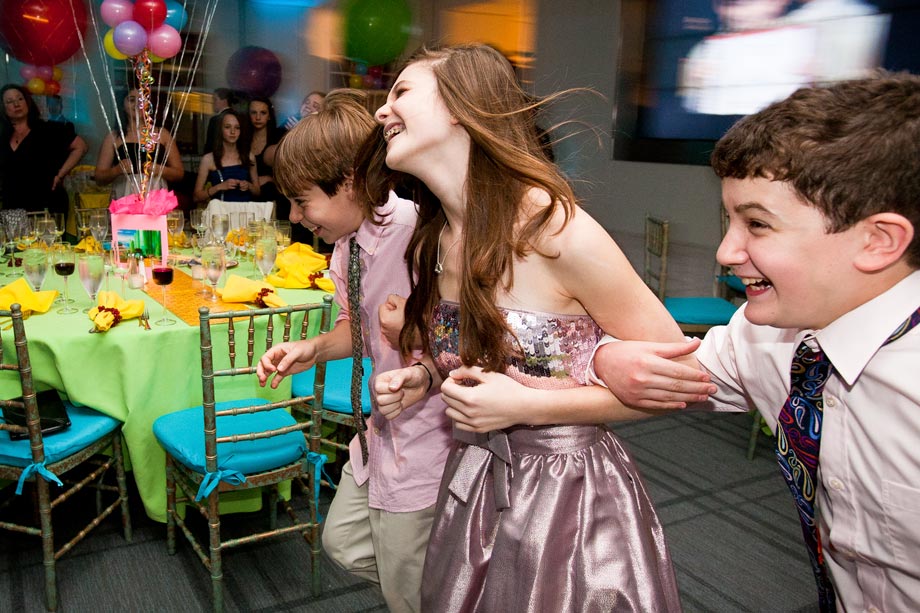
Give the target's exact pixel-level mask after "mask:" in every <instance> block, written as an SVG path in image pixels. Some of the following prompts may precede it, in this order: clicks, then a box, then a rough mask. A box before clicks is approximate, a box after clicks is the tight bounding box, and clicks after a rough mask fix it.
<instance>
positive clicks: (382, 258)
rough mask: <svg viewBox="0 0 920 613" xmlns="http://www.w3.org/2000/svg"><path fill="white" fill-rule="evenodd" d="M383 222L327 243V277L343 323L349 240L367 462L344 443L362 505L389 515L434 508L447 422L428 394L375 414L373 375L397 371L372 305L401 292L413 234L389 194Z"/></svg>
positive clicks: (411, 209)
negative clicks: (367, 394)
mask: <svg viewBox="0 0 920 613" xmlns="http://www.w3.org/2000/svg"><path fill="white" fill-rule="evenodd" d="M379 211H380V216H381V219H383V220H384V221H383V225H380V226H377V225H374V224H372V223H370V222H369V221H364V223H362V224H361V227H360V228H358V231H357V232H356V233H355V234H349V235H346V236H343V237H342V238H340V239H339V240H338V241H336V243H335V249H334V251H333V252H332V260H331V261H330V264H329V273H330V276H331V277H332V280H333V281H334V282H335V286H336V288H338V291H336V294H335V301H336V303H337V304H338V305H339V309H340V310H339V316H338V320H337V321H336V323H338V321H341V320H343V319H349V318H350V314H349V311H348V291H347V288H348V244H349V241H350V240H351V237H352V236H355V237H356V238H357V241H358V245H360V247H361V256H360V257H361V331H362V333H363V336H364V355H366V356H369V357H370V358H371V361H372V362H373V373H372V374H371V377H370V386H371V405H372V413H371V417H370V418H369V419H368V421H367V433H366V434H367V446H368V455H369V457H368V465H367V466H364V465H363V463H362V461H361V448H360V445H359V444H358V439H357V437H355V438H354V439H353V440H352V441H351V445H350V452H351V453H350V457H351V465H352V469H353V471H354V477H355V481H356V482H357V483H358V485H362V484H363V483H365V482H367V483H368V504H369V506H370V507H371V508H373V509H381V510H384V511H389V512H403V513H405V512H411V511H418V510H420V509H424V508H426V507H429V506H431V505H433V504H434V503H435V500H436V499H437V495H438V486H439V484H440V482H441V474H442V473H443V472H444V463H445V461H446V460H447V452H448V450H449V448H450V445H451V440H452V439H451V426H450V419H448V417H447V416H446V415H445V408H446V407H445V405H444V402H443V401H442V400H441V395H440V394H436V393H433V392H432V393H431V394H429V395H428V396H427V397H426V398H425V399H424V400H423V401H422V402H419V403H417V404H414V405H412V406H411V407H409V408H408V409H407V410H405V411H403V412H402V413H401V414H400V415H399V416H398V417H397V418H396V419H393V420H387V419H386V418H384V417H383V416H382V415H380V413H379V412H378V411H377V401H376V396H375V395H374V393H373V390H374V378H375V376H376V374H377V373H381V372H386V371H389V370H394V369H397V368H402V367H403V366H405V364H404V363H403V360H402V358H401V356H400V354H399V352H398V351H396V350H394V349H393V348H392V347H390V345H389V344H388V343H387V342H386V339H384V337H383V334H382V333H381V330H380V319H379V317H378V315H377V309H378V307H379V306H380V305H381V304H383V303H384V302H385V301H386V299H387V296H388V295H389V294H399V295H400V296H408V295H409V278H408V272H407V270H406V260H405V253H406V246H407V245H408V244H409V239H410V238H411V237H412V232H413V231H414V229H415V221H416V219H417V212H416V209H415V204H414V203H412V202H410V201H409V200H403V199H402V198H399V197H397V196H396V195H395V194H392V193H391V194H390V199H389V201H388V202H387V203H386V204H385V205H384V206H382V207H380V209H379Z"/></svg>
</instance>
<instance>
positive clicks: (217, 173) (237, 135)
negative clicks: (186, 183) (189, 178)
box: [195, 109, 259, 203]
mask: <svg viewBox="0 0 920 613" xmlns="http://www.w3.org/2000/svg"><path fill="white" fill-rule="evenodd" d="M250 146H251V144H250V136H249V121H248V120H246V119H245V118H242V117H241V116H240V114H239V113H237V112H236V111H234V110H233V109H228V110H226V111H224V114H223V117H221V123H220V138H218V139H217V142H216V143H214V151H212V152H211V153H206V154H205V155H204V156H203V157H202V158H201V164H200V165H199V166H198V177H197V178H196V179H195V201H196V202H205V203H206V202H209V201H210V200H211V199H213V198H217V199H218V200H226V201H227V202H249V201H251V200H255V199H256V198H258V196H259V177H258V175H257V174H256V160H255V156H253V155H252V152H251V151H250Z"/></svg>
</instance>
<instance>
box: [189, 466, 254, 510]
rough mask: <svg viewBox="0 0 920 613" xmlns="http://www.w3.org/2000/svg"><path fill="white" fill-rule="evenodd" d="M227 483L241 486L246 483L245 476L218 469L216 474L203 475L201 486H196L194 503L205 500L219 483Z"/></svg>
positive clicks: (233, 471) (236, 471) (236, 472)
mask: <svg viewBox="0 0 920 613" xmlns="http://www.w3.org/2000/svg"><path fill="white" fill-rule="evenodd" d="M221 481H223V482H225V483H229V484H230V485H242V484H244V483H246V475H244V474H243V473H241V472H240V471H238V470H224V469H222V468H218V469H217V471H216V472H213V473H205V474H204V479H202V480H201V485H199V486H198V493H197V494H196V495H195V501H196V502H197V501H199V500H201V499H202V498H207V497H208V496H210V495H211V492H213V491H214V488H216V487H217V486H218V485H219V484H220V482H221Z"/></svg>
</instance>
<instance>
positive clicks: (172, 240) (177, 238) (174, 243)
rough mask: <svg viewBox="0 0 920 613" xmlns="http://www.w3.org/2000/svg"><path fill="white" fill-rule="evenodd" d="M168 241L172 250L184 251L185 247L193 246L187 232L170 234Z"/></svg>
mask: <svg viewBox="0 0 920 613" xmlns="http://www.w3.org/2000/svg"><path fill="white" fill-rule="evenodd" d="M168 240H169V248H170V249H184V248H185V247H190V246H191V245H190V242H189V238H188V236H187V235H186V234H185V232H180V233H179V234H170V235H169V238H168Z"/></svg>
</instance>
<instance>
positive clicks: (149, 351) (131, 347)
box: [0, 263, 325, 522]
mask: <svg viewBox="0 0 920 613" xmlns="http://www.w3.org/2000/svg"><path fill="white" fill-rule="evenodd" d="M182 271H184V272H185V274H188V272H189V269H188V268H187V267H182V266H177V267H176V276H177V277H179V275H180V274H181V273H182ZM252 271H253V268H252V264H251V263H243V264H240V266H239V267H237V268H234V269H230V270H228V271H227V273H226V274H225V275H224V276H223V277H222V279H221V281H220V284H219V285H223V284H224V283H225V280H226V278H227V276H228V275H229V274H240V275H248V274H250V273H251V272H252ZM20 274H21V270H20V269H18V268H10V267H7V265H6V264H5V263H4V264H3V265H2V268H0V284H2V285H5V284H7V283H9V282H11V281H14V280H16V278H18V277H19V276H20ZM184 281H185V282H186V285H187V284H188V283H193V284H200V282H199V281H191V279H184ZM69 284H70V286H69V288H70V297H71V298H73V299H74V300H75V302H74V304H73V306H75V307H78V308H79V312H78V313H75V314H71V315H62V314H58V313H56V312H55V310H56V309H57V305H55V306H53V307H52V309H51V310H49V311H48V312H47V313H41V314H33V315H32V316H31V317H29V318H28V319H27V320H26V321H25V328H26V334H27V337H28V341H29V355H30V358H31V362H32V369H33V375H34V378H35V383H36V386H37V388H38V389H45V388H54V389H57V390H58V391H60V392H62V393H63V394H65V395H66V396H67V398H68V399H69V400H70V401H71V402H74V403H79V404H83V405H86V406H89V407H92V408H94V409H96V410H98V411H101V412H102V413H105V414H107V415H110V416H112V417H114V418H116V419H118V420H120V421H121V422H123V424H124V426H123V429H122V430H123V432H124V437H125V441H126V443H127V444H126V449H127V453H128V456H129V461H130V465H131V469H132V471H133V475H134V479H135V482H136V483H137V488H138V490H139V492H140V496H141V499H142V500H143V503H144V507H145V509H146V511H147V514H148V515H149V516H150V517H151V518H153V519H155V520H157V521H161V522H163V521H165V520H166V492H165V488H166V477H165V454H164V452H163V450H162V448H161V447H160V446H159V444H158V443H157V441H156V439H155V438H154V435H153V432H152V425H153V422H154V421H155V420H156V419H157V418H158V417H160V416H161V415H164V414H167V413H171V412H173V411H178V410H181V409H185V408H188V407H192V406H196V405H200V404H201V402H202V399H201V362H200V351H199V329H198V326H197V323H196V324H195V325H189V324H188V323H185V322H183V321H182V320H181V319H180V318H179V317H175V319H177V323H176V324H175V325H171V326H157V325H154V321H155V320H156V319H159V317H160V315H161V313H162V310H163V307H162V306H161V304H160V303H159V302H158V301H157V300H156V299H155V298H154V297H153V296H158V297H161V298H162V287H161V286H157V285H155V284H154V283H153V282H152V281H149V282H148V283H147V285H146V286H145V287H144V288H143V289H130V288H129V289H127V290H126V291H125V294H124V296H123V297H124V298H126V299H138V298H139V299H142V300H144V301H145V303H146V304H147V307H148V309H149V312H150V321H151V325H150V328H151V329H150V330H145V329H144V328H143V327H141V326H139V325H138V323H137V321H134V320H126V321H122V322H120V323H119V324H118V325H116V326H114V327H113V328H112V329H110V330H109V331H108V332H105V333H101V334H90V333H89V329H90V328H92V322H91V321H90V319H89V316H88V315H87V314H86V313H83V312H82V310H83V309H84V308H87V307H89V306H91V301H90V299H89V296H88V295H87V294H86V292H85V291H84V290H83V287H82V286H81V284H80V279H79V277H78V275H77V274H74V275H72V276H71V277H70V279H69ZM108 284H109V288H108V289H109V290H111V291H115V292H118V293H119V294H121V291H122V286H121V280H120V278H118V277H115V276H110V278H109V280H108ZM174 285H176V284H175V283H174ZM170 287H172V286H168V287H167V297H169V296H170V289H169V288H170ZM42 289H45V290H47V289H57V290H62V289H63V282H62V278H61V277H58V276H57V275H55V274H54V272H53V268H49V272H48V275H47V277H46V279H45V283H44V284H43V286H42ZM103 289H105V288H104V287H103ZM145 290H146V291H145ZM148 292H149V293H148ZM277 292H278V294H279V295H280V296H281V297H282V298H283V299H284V300H285V301H286V302H287V303H288V304H302V303H308V302H321V301H322V297H323V296H324V295H325V293H324V292H322V291H319V290H307V289H278V290H277ZM186 299H187V298H186ZM200 300H201V304H202V305H206V304H208V300H209V298H207V297H201V298H200ZM167 304H168V305H169V304H170V302H169V300H167ZM185 306H186V307H188V306H189V305H188V304H186V305H185ZM250 306H252V305H250ZM230 308H232V309H234V310H239V309H245V308H247V307H246V305H244V304H233V305H232V307H230ZM227 309H228V308H227V307H223V308H217V309H216V310H227ZM186 311H188V308H186ZM315 314H316V317H312V316H311V321H310V325H309V334H310V335H311V336H313V335H315V334H317V333H318V330H319V323H320V322H319V311H316V312H315ZM256 321H257V324H256V325H257V328H256V330H257V333H256V343H257V347H258V346H260V345H261V346H262V347H264V346H265V332H266V321H267V318H266V317H260V318H257V320H256ZM300 321H302V319H301V320H300ZM6 322H8V320H6V321H2V320H0V327H2V326H3V325H5V324H6ZM279 324H280V321H278V320H276V322H275V327H274V337H273V338H274V342H275V343H278V342H281V334H282V326H281V325H279ZM294 324H295V326H296V327H293V328H292V334H294V333H295V331H296V330H299V325H300V324H299V322H298V321H295V322H294ZM247 327H248V319H245V320H241V321H239V322H237V324H236V326H235V332H236V338H237V343H238V352H237V353H238V354H242V356H241V358H242V360H244V361H245V359H246V356H245V348H244V347H240V346H239V343H240V342H242V343H243V345H244V346H245V338H246V331H247ZM212 334H213V345H214V347H215V358H216V357H217V355H218V348H219V347H226V344H227V341H226V339H227V327H226V326H225V325H224V326H215V327H214V328H213V331H212ZM3 351H4V352H6V355H8V356H9V355H15V349H14V346H13V335H12V333H11V332H5V333H4V334H3ZM223 353H224V355H225V356H226V353H227V352H226V350H224V352H223ZM224 359H226V357H225V358H224ZM238 359H240V357H239V356H238ZM238 365H241V364H240V363H239V362H238ZM0 375H2V376H0V394H2V396H0V397H3V398H11V397H15V396H17V395H19V394H20V393H21V392H20V391H19V385H18V377H16V376H15V373H11V372H9V371H5V372H3V373H0ZM232 379H233V380H234V382H235V381H236V380H237V379H243V380H245V381H242V382H238V383H230V384H229V385H224V384H223V382H222V385H221V387H219V388H218V390H217V400H218V401H220V400H226V399H230V398H245V397H260V398H266V399H269V400H279V399H282V398H285V397H288V398H289V397H290V395H291V385H290V379H289V378H288V379H286V380H285V381H283V382H282V384H281V385H279V387H278V389H276V390H272V389H270V387H269V386H266V387H265V388H261V387H259V386H258V382H257V381H256V379H255V376H253V377H233V378H232ZM223 504H226V506H227V508H228V510H231V511H241V510H253V509H257V508H258V507H259V505H260V504H261V495H260V493H259V492H248V491H247V492H232V493H230V496H228V497H227V500H226V501H224V500H223V498H222V505H223Z"/></svg>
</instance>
